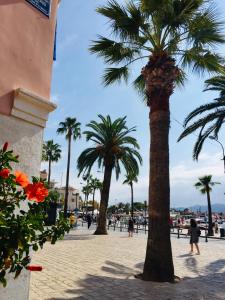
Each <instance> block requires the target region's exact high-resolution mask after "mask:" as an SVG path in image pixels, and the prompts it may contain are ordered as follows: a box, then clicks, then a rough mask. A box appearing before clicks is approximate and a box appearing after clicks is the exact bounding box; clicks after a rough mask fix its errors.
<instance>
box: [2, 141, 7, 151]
mask: <svg viewBox="0 0 225 300" xmlns="http://www.w3.org/2000/svg"><path fill="white" fill-rule="evenodd" d="M8 145H9V144H8V142H5V144H4V146H3V148H2V150H3V152H5V151H6V150H7V149H8Z"/></svg>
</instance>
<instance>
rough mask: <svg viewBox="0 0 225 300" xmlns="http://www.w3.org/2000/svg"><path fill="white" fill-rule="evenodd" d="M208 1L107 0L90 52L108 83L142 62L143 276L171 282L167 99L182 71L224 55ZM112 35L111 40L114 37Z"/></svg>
mask: <svg viewBox="0 0 225 300" xmlns="http://www.w3.org/2000/svg"><path fill="white" fill-rule="evenodd" d="M209 2H210V1H208V0H130V1H126V2H125V3H124V2H123V3H124V4H120V3H119V2H117V1H116V0H109V1H108V2H107V4H106V5H104V6H102V7H99V8H98V9H97V12H98V13H100V14H101V15H103V16H104V17H106V18H107V19H108V20H109V24H110V29H111V30H110V33H111V35H110V38H107V37H103V36H99V38H98V40H96V41H94V42H93V44H92V46H91V48H90V51H91V52H92V53H96V54H97V55H98V56H101V57H103V59H104V61H105V62H106V64H108V65H109V67H108V68H107V69H106V70H105V73H104V76H103V80H104V84H105V85H110V84H112V83H114V82H118V81H121V80H123V79H124V80H125V81H127V80H128V77H129V74H130V71H131V66H132V65H133V64H134V63H135V62H137V61H138V60H142V61H146V62H147V64H146V65H145V67H144V68H143V69H142V72H141V74H140V75H139V76H138V77H137V79H136V80H135V81H134V82H133V84H134V87H135V88H137V89H138V90H139V91H140V92H141V93H143V92H144V90H145V94H146V96H147V99H146V102H147V105H148V107H149V108H150V114H149V117H150V133H151V134H150V135H151V146H150V181H149V186H151V188H150V189H149V199H151V200H150V201H149V217H150V222H149V226H150V227H151V228H149V229H150V230H149V235H148V243H147V251H146V258H145V263H144V272H143V275H141V277H142V278H143V279H144V280H153V281H173V280H174V267H173V259H172V251H171V242H170V228H169V225H168V220H169V209H170V184H169V141H168V139H169V137H168V136H169V127H170V113H169V99H170V96H171V95H172V94H173V92H174V88H175V85H176V84H179V83H180V84H182V83H184V79H185V77H186V76H185V69H186V67H190V68H191V70H192V71H194V72H200V73H201V72H204V71H205V70H207V71H209V72H218V71H220V70H221V69H222V67H221V65H220V64H221V62H222V59H221V58H220V57H219V55H218V54H216V53H215V52H214V48H213V47H214V46H215V45H218V44H221V43H224V36H223V35H222V33H221V32H222V24H221V22H220V21H218V15H217V14H216V12H215V10H214V8H212V7H211V6H210V5H209ZM111 37H113V38H114V39H112V38H111Z"/></svg>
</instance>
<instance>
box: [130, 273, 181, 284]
mask: <svg viewBox="0 0 225 300" xmlns="http://www.w3.org/2000/svg"><path fill="white" fill-rule="evenodd" d="M134 277H135V278H137V279H141V280H144V281H153V282H169V283H178V282H180V281H181V278H180V277H178V276H176V275H174V277H173V278H171V279H168V280H165V278H164V279H162V278H157V277H155V276H154V275H153V274H152V275H148V274H147V275H146V274H144V273H140V274H136V275H134Z"/></svg>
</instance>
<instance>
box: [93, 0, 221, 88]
mask: <svg viewBox="0 0 225 300" xmlns="http://www.w3.org/2000/svg"><path fill="white" fill-rule="evenodd" d="M208 2H209V1H206V0H151V1H150V0H138V1H132V0H131V1H127V2H126V3H125V5H120V4H119V3H118V2H117V1H115V0H110V1H108V3H107V4H106V5H105V6H102V7H99V8H98V9H97V12H98V13H100V14H101V15H103V16H105V17H106V18H108V20H109V21H110V24H111V33H112V35H113V36H114V37H115V40H112V39H109V38H106V37H103V36H99V37H98V40H96V41H93V44H92V46H91V47H90V51H91V52H92V53H96V54H97V55H98V56H101V57H103V58H104V60H105V62H106V63H107V64H109V65H113V64H114V65H119V66H115V67H110V68H107V69H106V70H105V74H104V76H103V81H104V84H105V85H109V84H111V83H113V82H115V81H120V80H121V79H124V80H125V81H127V79H128V76H129V71H130V69H129V67H130V66H131V64H133V63H134V62H136V61H137V60H140V59H146V60H149V57H150V55H153V56H155V60H154V63H155V66H153V65H152V67H153V68H154V67H157V66H159V65H162V64H163V62H164V61H166V56H170V57H173V58H174V59H177V61H178V62H179V63H178V66H179V68H180V70H175V73H174V76H173V78H171V76H169V77H168V76H167V74H164V76H163V77H164V80H165V81H164V82H163V80H161V82H160V85H165V86H166V85H167V84H168V80H172V81H173V80H177V82H178V83H183V81H184V79H185V73H184V71H183V70H182V69H183V68H185V67H187V66H189V67H192V70H193V71H197V72H202V71H204V70H207V71H210V72H211V71H218V70H220V69H221V67H220V63H221V62H222V60H221V58H220V57H219V55H217V54H216V53H214V51H213V46H214V45H216V44H221V43H224V37H223V35H222V26H221V25H222V24H221V22H220V21H218V14H217V13H216V11H215V8H214V7H212V6H210V5H208ZM171 63H172V62H171ZM148 67H151V66H148ZM169 69H170V63H169V64H168V65H167V66H166V68H165V70H164V71H165V72H166V73H167V72H168V71H170V70H169ZM143 75H144V74H143V73H142V75H140V76H138V77H137V79H136V80H135V81H134V86H135V87H136V88H137V89H138V90H139V91H142V92H143V91H144V87H145V82H144V77H143ZM162 75H163V74H155V80H156V79H157V78H158V79H159V78H161V77H162ZM172 81H171V88H172V89H173V83H172ZM153 85H155V82H152V87H153ZM158 85H159V84H158Z"/></svg>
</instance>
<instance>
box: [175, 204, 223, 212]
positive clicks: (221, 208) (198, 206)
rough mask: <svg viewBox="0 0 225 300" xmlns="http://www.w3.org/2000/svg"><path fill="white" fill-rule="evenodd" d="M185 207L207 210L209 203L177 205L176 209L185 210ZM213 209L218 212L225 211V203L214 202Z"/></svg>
mask: <svg viewBox="0 0 225 300" xmlns="http://www.w3.org/2000/svg"><path fill="white" fill-rule="evenodd" d="M185 208H189V209H191V210H192V211H194V212H196V211H199V210H201V212H205V211H207V209H208V208H207V205H193V206H189V207H176V209H178V210H183V209H185ZM212 211H213V212H217V213H219V212H225V204H221V203H215V204H212Z"/></svg>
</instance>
